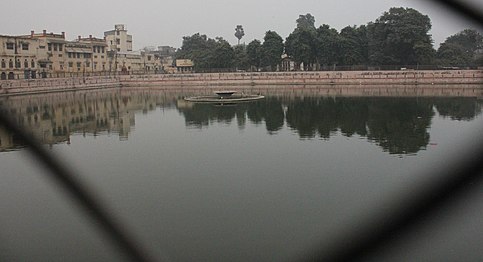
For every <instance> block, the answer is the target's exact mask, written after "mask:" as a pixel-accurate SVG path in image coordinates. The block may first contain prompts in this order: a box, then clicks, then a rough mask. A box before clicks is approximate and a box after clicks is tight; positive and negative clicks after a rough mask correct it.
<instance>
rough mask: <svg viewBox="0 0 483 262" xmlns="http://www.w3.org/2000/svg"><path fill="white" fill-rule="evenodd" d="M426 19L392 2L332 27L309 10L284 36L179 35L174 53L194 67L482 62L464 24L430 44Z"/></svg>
mask: <svg viewBox="0 0 483 262" xmlns="http://www.w3.org/2000/svg"><path fill="white" fill-rule="evenodd" d="M430 30H431V20H430V18H429V17H428V16H427V15H423V14H421V13H420V12H419V11H417V10H415V9H413V8H402V7H393V8H390V9H389V11H386V12H384V13H383V14H382V15H381V16H380V17H379V18H377V19H376V20H375V21H373V22H369V23H367V24H366V25H360V26H347V27H345V28H343V29H342V30H340V32H339V31H337V30H336V29H334V28H332V27H331V26H330V25H327V24H323V25H320V26H319V27H316V26H315V17H314V16H312V15H311V14H310V13H308V14H305V15H300V16H299V18H298V19H297V20H296V27H295V29H294V30H293V32H292V33H290V35H288V36H287V37H286V39H285V41H284V39H283V38H282V37H281V36H280V35H279V34H278V33H277V32H275V31H271V30H269V31H267V32H266V33H265V36H264V38H263V42H262V41H260V40H257V39H255V40H253V41H251V42H250V43H248V44H247V45H245V44H239V45H235V46H231V45H230V44H229V43H228V42H227V41H226V40H225V39H223V38H221V37H216V38H215V39H212V38H209V37H207V36H206V35H202V34H200V33H197V34H194V35H192V36H185V37H183V43H182V46H181V48H180V49H178V51H177V53H176V58H177V59H191V60H193V62H194V65H195V70H196V71H199V72H202V71H209V70H216V71H223V70H226V71H228V70H233V69H237V70H250V71H252V70H255V71H258V70H263V71H275V70H280V69H281V64H282V59H283V58H282V56H286V57H288V58H289V59H290V60H292V61H294V64H295V70H297V69H301V70H330V69H333V68H336V67H337V68H341V67H342V68H347V69H360V68H366V67H384V66H399V67H405V66H412V67H419V66H421V67H424V66H428V65H429V66H439V67H476V66H482V65H483V53H482V52H483V36H482V35H481V34H480V33H478V32H477V31H476V30H472V29H465V30H463V31H461V32H459V33H457V34H455V35H452V36H450V37H448V38H447V39H446V41H445V42H444V43H442V44H441V45H440V47H439V48H438V49H437V50H435V49H434V47H433V39H432V36H431V35H430V34H429V31H430Z"/></svg>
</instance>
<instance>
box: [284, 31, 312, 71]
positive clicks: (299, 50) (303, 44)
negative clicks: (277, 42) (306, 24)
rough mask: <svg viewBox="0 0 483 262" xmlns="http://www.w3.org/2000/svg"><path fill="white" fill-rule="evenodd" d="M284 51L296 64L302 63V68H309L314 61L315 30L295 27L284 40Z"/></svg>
mask: <svg viewBox="0 0 483 262" xmlns="http://www.w3.org/2000/svg"><path fill="white" fill-rule="evenodd" d="M285 53H286V54H287V55H289V56H290V57H291V58H292V59H293V60H294V61H295V62H296V63H297V64H299V65H300V63H303V64H304V70H309V69H311V67H312V64H314V63H315V61H316V54H317V51H316V38H315V31H310V30H307V29H301V28H295V30H294V31H293V32H292V33H291V34H290V35H289V36H288V37H287V39H286V40H285Z"/></svg>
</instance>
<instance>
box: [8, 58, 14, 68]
mask: <svg viewBox="0 0 483 262" xmlns="http://www.w3.org/2000/svg"><path fill="white" fill-rule="evenodd" d="M8 68H13V61H12V59H10V60H9V61H8Z"/></svg>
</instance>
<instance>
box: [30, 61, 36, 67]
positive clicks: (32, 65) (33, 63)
mask: <svg viewBox="0 0 483 262" xmlns="http://www.w3.org/2000/svg"><path fill="white" fill-rule="evenodd" d="M30 67H31V68H35V61H34V60H33V59H32V61H30Z"/></svg>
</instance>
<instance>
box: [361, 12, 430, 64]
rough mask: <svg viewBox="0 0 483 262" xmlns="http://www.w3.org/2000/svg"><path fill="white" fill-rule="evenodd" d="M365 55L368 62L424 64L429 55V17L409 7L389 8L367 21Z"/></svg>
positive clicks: (427, 60) (427, 61) (428, 60)
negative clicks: (367, 57)
mask: <svg viewBox="0 0 483 262" xmlns="http://www.w3.org/2000/svg"><path fill="white" fill-rule="evenodd" d="M367 29H368V36H369V59H370V62H371V63H372V64H382V65H415V64H427V63H430V62H431V59H432V57H433V52H434V51H433V50H434V49H433V47H432V42H433V41H432V38H431V35H429V33H428V32H429V30H430V29H431V20H430V19H429V17H428V16H427V15H423V14H421V13H420V12H418V11H417V10H415V9H412V8H402V7H399V8H396V7H393V8H391V9H389V12H384V14H383V15H382V16H381V17H379V18H378V19H377V20H376V21H375V22H374V23H372V22H371V23H369V24H368V28H367Z"/></svg>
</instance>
